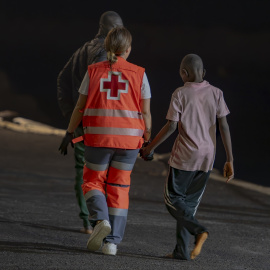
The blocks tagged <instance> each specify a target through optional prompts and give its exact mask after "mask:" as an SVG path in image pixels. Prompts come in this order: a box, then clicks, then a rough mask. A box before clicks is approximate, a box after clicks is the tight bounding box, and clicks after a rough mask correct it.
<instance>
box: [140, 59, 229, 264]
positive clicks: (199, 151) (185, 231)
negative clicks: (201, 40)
mask: <svg viewBox="0 0 270 270" xmlns="http://www.w3.org/2000/svg"><path fill="white" fill-rule="evenodd" d="M204 75H205V70H204V69H203V62H202V59H201V58H200V57H199V56H198V55H195V54H188V55H186V56H185V57H184V58H183V60H182V62H181V66H180V76H181V78H182V80H183V82H184V86H183V87H180V88H177V89H176V90H175V91H174V93H173V94H172V98H171V103H170V107H169V110H168V113H167V117H166V118H167V120H168V122H167V124H166V125H165V126H164V127H163V128H162V129H161V130H160V132H159V133H158V135H157V136H156V137H155V138H154V140H153V141H152V142H151V143H150V144H149V145H148V146H147V147H145V148H143V150H142V156H143V157H146V156H147V155H149V154H150V153H151V152H152V151H153V150H154V149H155V148H156V147H157V146H159V145H160V144H161V143H162V142H163V141H165V140H166V139H167V138H168V137H169V136H170V135H171V134H172V133H173V132H174V131H175V130H176V127H177V125H178V130H179V134H178V137H177V138H176V140H175V143H174V146H173V149H172V152H171V156H170V159H169V165H170V167H169V174H168V179H167V181H166V184H165V190H164V199H165V203H166V207H167V209H168V211H169V212H170V214H171V215H172V216H173V217H174V218H175V219H176V220H177V244H176V247H175V249H174V251H173V253H172V254H169V255H167V257H171V258H175V259H181V260H189V259H195V257H197V256H198V255H199V254H200V252H201V248H202V245H203V243H204V242H205V240H206V239H207V237H208V230H207V229H206V228H205V227H204V226H203V225H201V224H200V223H199V222H198V220H197V219H196V218H195V217H194V216H195V214H196V211H197V208H198V206H199V203H200V201H201V198H202V195H203V192H204V190H205V187H206V184H207V180H208V178H209V175H210V172H211V170H212V168H213V163H214V159H215V150H216V119H217V118H218V121H219V130H220V134H221V137H222V141H223V145H224V148H225V151H226V155H227V161H226V163H225V166H224V177H227V182H228V181H230V180H231V179H233V176H234V169H233V155H232V146H231V137H230V131H229V126H228V123H227V120H226V115H227V114H229V110H228V108H227V106H226V103H225V101H224V98H223V93H222V91H221V90H220V89H218V88H216V87H214V86H212V85H210V84H209V83H208V82H207V81H204V80H203V77H204ZM190 235H194V236H195V247H194V249H193V250H192V252H191V254H190V253H189V250H188V245H189V240H190Z"/></svg>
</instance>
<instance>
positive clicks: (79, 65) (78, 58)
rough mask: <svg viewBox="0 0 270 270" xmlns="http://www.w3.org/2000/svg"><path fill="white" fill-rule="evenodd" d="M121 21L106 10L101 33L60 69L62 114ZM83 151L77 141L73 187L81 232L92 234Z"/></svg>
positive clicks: (67, 115)
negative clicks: (83, 184) (86, 194)
mask: <svg viewBox="0 0 270 270" xmlns="http://www.w3.org/2000/svg"><path fill="white" fill-rule="evenodd" d="M122 25H123V22H122V19H121V17H120V16H119V15H118V14H117V13H116V12H114V11H107V12H105V13H103V14H102V15H101V17H100V21H99V31H98V34H97V35H96V36H95V38H94V39H93V40H91V41H88V42H86V43H85V44H84V45H83V46H82V47H81V48H79V49H78V50H77V51H76V52H75V53H74V54H73V55H72V56H71V58H70V59H69V61H68V62H67V64H66V65H65V66H64V68H63V70H62V71H61V72H60V74H59V76H58V78H57V99H58V104H59V107H60V109H61V111H62V114H63V115H64V117H65V118H67V119H68V120H69V119H70V117H71V114H72V112H73V109H74V107H75V105H76V103H77V100H78V97H79V93H78V90H79V88H80V85H81V82H82V80H83V77H84V75H85V73H86V71H87V67H88V65H91V64H93V63H97V62H101V61H105V60H107V53H106V50H105V47H104V40H105V38H106V36H107V34H108V32H109V31H110V30H111V29H112V28H114V27H116V26H122ZM81 135H83V129H82V125H80V126H79V127H78V128H77V129H76V130H75V132H74V137H79V136H81ZM84 152H85V147H84V144H83V142H78V143H76V144H75V146H74V155H75V169H76V177H75V186H74V188H75V193H76V197H77V201H78V204H79V207H80V214H79V216H80V218H81V219H82V220H83V229H81V232H83V233H88V234H90V233H91V232H92V228H91V226H90V223H89V220H88V216H89V213H88V209H87V206H86V202H85V199H84V196H83V193H82V188H81V185H82V183H83V166H84ZM65 154H66V153H65Z"/></svg>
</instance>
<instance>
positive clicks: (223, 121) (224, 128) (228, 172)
mask: <svg viewBox="0 0 270 270" xmlns="http://www.w3.org/2000/svg"><path fill="white" fill-rule="evenodd" d="M218 122H219V131H220V135H221V138H222V142H223V145H224V148H225V151H226V156H227V161H226V163H225V165H224V169H223V174H224V177H227V181H226V182H229V181H230V180H232V179H233V177H234V169H233V154H232V143H231V135H230V129H229V125H228V123H227V118H226V116H224V117H221V118H218Z"/></svg>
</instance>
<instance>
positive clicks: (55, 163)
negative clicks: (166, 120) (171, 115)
mask: <svg viewBox="0 0 270 270" xmlns="http://www.w3.org/2000/svg"><path fill="white" fill-rule="evenodd" d="M60 141H61V137H59V136H56V135H39V134H32V133H20V132H16V131H12V130H8V129H4V128H0V269H1V270H2V269H4V270H6V269H35V270H38V269H147V270H150V269H168V270H169V269H193V270H196V269H207V270H212V269H218V270H222V269H226V270H232V269H259V270H261V269H270V239H269V236H270V225H269V224H270V211H269V210H270V196H269V195H267V194H266V193H264V192H258V191H255V190H252V189H250V188H245V185H242V186H237V185H235V184H233V183H231V184H226V183H225V181H224V182H222V181H216V180H213V179H210V181H209V183H208V186H207V188H206V191H205V193H204V196H203V199H202V202H201V204H200V206H199V209H198V212H197V215H196V216H197V218H198V219H199V220H200V221H201V222H202V223H203V224H204V225H205V226H207V228H208V229H209V231H210V236H209V238H208V240H207V241H206V243H205V245H204V247H203V250H202V252H201V254H200V255H199V256H198V257H197V258H196V259H195V260H193V261H179V260H172V259H166V258H164V257H163V256H164V255H166V254H168V253H171V252H172V250H173V248H174V246H175V241H176V240H175V227H176V222H175V220H174V219H173V218H172V217H171V216H170V215H169V213H168V212H167V210H166V208H165V206H164V203H163V185H164V180H165V177H166V176H165V175H166V164H165V162H164V161H163V162H162V161H152V162H145V161H143V160H141V159H138V160H137V162H136V164H135V168H134V170H133V173H132V185H131V190H130V210H129V215H128V222H127V227H126V232H125V237H124V240H123V242H122V243H121V244H120V245H119V246H118V253H117V256H108V255H107V256H106V255H103V254H102V253H101V252H100V251H98V252H95V253H91V252H89V251H88V250H87V249H86V242H87V240H88V238H89V236H88V235H85V234H82V233H80V232H79V229H80V228H81V226H82V222H81V220H80V219H79V217H78V206H77V204H76V199H75V193H74V189H73V186H74V175H75V172H74V169H73V167H74V162H73V151H72V149H69V150H70V151H69V153H68V155H67V156H65V157H63V156H61V155H60V154H59V152H58V150H57V149H58V146H59V144H60ZM247 169H248V168H247ZM216 176H217V175H214V174H213V177H212V178H215V179H216V178H219V179H221V177H220V176H218V177H216ZM234 181H237V180H234ZM247 186H248V185H247ZM192 246H193V243H192V242H191V243H190V248H192Z"/></svg>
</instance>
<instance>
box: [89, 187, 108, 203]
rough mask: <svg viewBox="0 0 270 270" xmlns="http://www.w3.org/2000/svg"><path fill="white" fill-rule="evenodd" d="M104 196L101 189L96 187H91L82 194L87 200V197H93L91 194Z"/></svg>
mask: <svg viewBox="0 0 270 270" xmlns="http://www.w3.org/2000/svg"><path fill="white" fill-rule="evenodd" d="M96 195H97V196H105V195H104V194H103V193H102V192H101V191H99V190H97V189H93V190H90V191H88V192H87V193H86V194H85V195H84V199H85V200H86V201H87V200H88V199H89V198H91V197H93V196H96Z"/></svg>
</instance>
